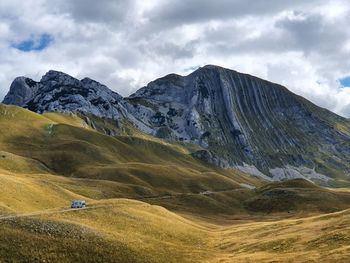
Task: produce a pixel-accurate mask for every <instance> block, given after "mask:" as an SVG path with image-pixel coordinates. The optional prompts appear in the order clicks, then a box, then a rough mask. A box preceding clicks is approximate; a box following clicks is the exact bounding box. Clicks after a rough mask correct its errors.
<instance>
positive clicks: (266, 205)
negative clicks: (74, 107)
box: [0, 105, 350, 262]
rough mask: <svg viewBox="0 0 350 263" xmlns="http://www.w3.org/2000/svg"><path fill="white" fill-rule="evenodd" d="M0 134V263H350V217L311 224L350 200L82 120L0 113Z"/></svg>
mask: <svg viewBox="0 0 350 263" xmlns="http://www.w3.org/2000/svg"><path fill="white" fill-rule="evenodd" d="M99 121H100V122H101V123H100V124H99V125H100V128H101V127H105V126H104V125H107V127H108V122H106V121H105V120H99ZM106 123H107V124H106ZM0 130H1V131H2V132H1V133H0V149H1V151H0V185H1V191H0V262H23V261H26V262H28V261H29V262H36V261H38V262H44V261H45V262H271V261H273V260H275V261H278V262H283V261H285V262H291V261H293V260H295V259H297V260H298V261H299V262H310V261H311V262H312V261H314V262H322V260H324V262H329V261H330V260H333V259H335V260H338V261H339V262H347V260H348V259H349V255H350V248H349V246H348V244H349V240H350V239H349V236H350V234H349V233H350V230H349V227H348V226H347V225H348V224H349V223H350V222H348V221H349V220H350V212H349V211H348V210H345V211H343V212H338V213H333V214H328V215H323V216H320V215H319V214H321V213H326V212H327V213H328V212H333V211H335V210H336V211H339V210H342V209H346V208H348V204H349V203H350V192H349V191H348V189H339V190H337V191H334V190H332V189H325V188H321V187H318V186H316V185H314V184H312V183H309V182H307V181H304V180H293V181H288V182H279V183H269V184H266V182H263V181H261V180H259V179H257V178H254V177H251V176H247V175H245V174H244V173H242V172H239V171H236V170H224V169H218V168H215V167H212V166H210V165H207V164H205V163H202V162H200V161H199V160H197V159H194V158H193V157H192V156H191V154H190V153H191V152H193V151H196V150H198V148H197V147H196V146H193V145H189V144H182V143H170V142H168V141H162V140H160V139H156V138H153V137H151V136H147V135H145V134H142V133H139V132H136V131H135V130H133V128H132V127H129V128H128V130H123V131H121V132H120V133H119V135H117V134H115V135H114V136H107V135H106V134H105V133H106V132H105V130H104V131H102V130H100V132H99V131H96V130H94V129H92V128H91V127H90V126H89V125H87V124H86V120H83V119H82V118H81V117H79V116H73V115H63V114H56V113H49V114H44V115H38V114H35V113H32V112H29V111H27V110H24V109H21V108H17V107H11V106H4V105H0ZM253 186H254V187H256V188H255V189H251V188H252V187H253ZM73 199H84V200H86V201H87V203H88V208H87V209H82V210H72V209H69V206H70V201H71V200H73ZM132 199H133V200H132ZM135 199H138V201H137V200H135ZM310 215H317V216H313V217H309V216H310ZM306 216H308V217H306ZM286 217H288V218H289V219H284V218H286Z"/></svg>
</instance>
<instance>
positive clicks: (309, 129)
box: [4, 65, 350, 183]
mask: <svg viewBox="0 0 350 263" xmlns="http://www.w3.org/2000/svg"><path fill="white" fill-rule="evenodd" d="M4 103H6V104H15V105H18V106H22V107H26V108H28V109H30V110H33V111H36V112H39V113H42V112H46V111H60V112H75V111H79V112H86V113H90V114H93V115H96V116H98V117H103V118H109V119H114V120H119V119H125V120H127V121H128V122H131V123H133V124H134V125H135V127H137V128H138V129H140V130H141V131H143V132H146V133H148V134H152V135H154V136H157V137H160V138H165V139H170V140H179V141H184V142H191V143H195V144H198V145H200V146H202V148H203V149H205V151H200V152H197V153H194V154H193V156H195V157H197V158H200V159H203V160H205V159H208V160H207V161H208V162H211V163H213V164H215V165H219V166H222V167H232V166H234V167H237V168H239V169H241V170H242V171H246V170H249V171H254V174H262V173H263V174H266V175H269V176H271V177H275V178H277V179H283V176H284V177H286V178H287V177H290V176H292V175H293V174H298V177H300V176H303V175H302V171H307V175H305V178H306V179H309V180H313V178H316V179H317V180H318V181H324V182H328V183H329V182H330V181H332V179H331V178H330V177H333V178H337V179H339V180H341V179H342V178H343V179H344V178H346V179H347V178H348V177H349V174H350V122H349V121H348V120H347V119H345V118H342V117H340V116H338V115H336V114H334V113H332V112H330V111H328V110H325V109H322V108H319V107H317V106H316V105H314V104H312V103H311V102H309V101H307V100H305V99H304V98H302V97H300V96H297V95H295V94H293V93H292V92H290V91H288V90H287V89H286V88H285V87H283V86H280V85H278V84H274V83H271V82H268V81H265V80H262V79H259V78H256V77H254V76H250V75H247V74H242V73H239V72H236V71H233V70H229V69H225V68H221V67H218V66H211V65H209V66H205V67H203V68H199V69H198V70H196V71H194V72H193V73H192V74H190V75H188V76H180V75H176V74H170V75H167V76H165V77H163V78H160V79H157V80H155V81H153V82H151V83H149V84H148V85H147V86H146V87H143V88H141V89H140V90H138V91H137V92H136V93H134V94H132V95H131V96H129V97H127V98H122V97H121V96H120V95H118V94H117V93H115V92H112V91H111V90H109V89H108V88H107V87H106V86H104V85H102V84H100V83H98V82H96V81H93V80H91V79H87V78H86V79H83V80H81V81H79V80H77V79H75V78H72V77H70V76H68V75H66V74H64V73H60V72H56V71H50V72H48V73H47V74H46V75H45V76H44V77H43V78H42V80H41V81H40V82H35V81H33V80H30V79H27V78H23V77H22V78H17V79H16V80H15V81H14V83H13V84H12V85H11V89H10V92H9V93H8V95H7V96H6V97H5V99H4ZM291 167H293V169H294V170H293V171H297V172H293V173H292V172H290V171H291ZM248 168H249V169H248ZM310 171H313V172H310ZM311 175H312V176H311ZM316 175H317V176H316Z"/></svg>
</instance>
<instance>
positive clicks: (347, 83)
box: [339, 76, 350, 88]
mask: <svg viewBox="0 0 350 263" xmlns="http://www.w3.org/2000/svg"><path fill="white" fill-rule="evenodd" d="M339 82H340V84H341V85H342V86H343V87H347V88H349V87H350V76H348V77H345V78H342V79H340V80H339Z"/></svg>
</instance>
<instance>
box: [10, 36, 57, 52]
mask: <svg viewBox="0 0 350 263" xmlns="http://www.w3.org/2000/svg"><path fill="white" fill-rule="evenodd" d="M52 41H53V37H52V36H51V35H50V34H42V35H40V36H39V37H38V38H31V39H26V40H24V41H22V42H19V43H16V44H14V45H12V47H14V48H16V49H18V50H20V51H23V52H31V51H42V50H44V49H46V48H47V47H48V46H49V45H50V44H51V43H52Z"/></svg>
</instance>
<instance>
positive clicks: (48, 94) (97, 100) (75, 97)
mask: <svg viewBox="0 0 350 263" xmlns="http://www.w3.org/2000/svg"><path fill="white" fill-rule="evenodd" d="M122 99H123V98H122V97H121V96H120V95H119V94H117V93H115V92H113V91H111V90H110V89H109V88H107V87H106V86H104V85H102V84H100V83H98V82H96V81H94V80H91V79H89V78H85V79H83V80H81V81H80V80H78V79H75V78H73V77H71V76H69V75H67V74H64V73H62V72H58V71H53V70H51V71H49V72H48V73H47V74H45V75H44V76H43V77H42V79H41V80H40V82H35V81H33V80H31V79H28V78H24V77H19V78H17V79H15V81H14V82H13V83H12V85H11V87H10V92H9V93H8V94H7V95H6V97H5V99H4V101H3V103H5V104H14V105H18V106H21V107H25V108H28V109H29V110H32V111H35V112H38V113H44V112H50V111H58V112H77V111H79V112H86V113H91V114H94V115H96V116H98V117H105V118H111V119H120V118H122V117H124V116H125V115H126V114H127V113H126V110H125V109H124V107H123V105H122V104H121V103H120V102H121V101H122Z"/></svg>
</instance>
